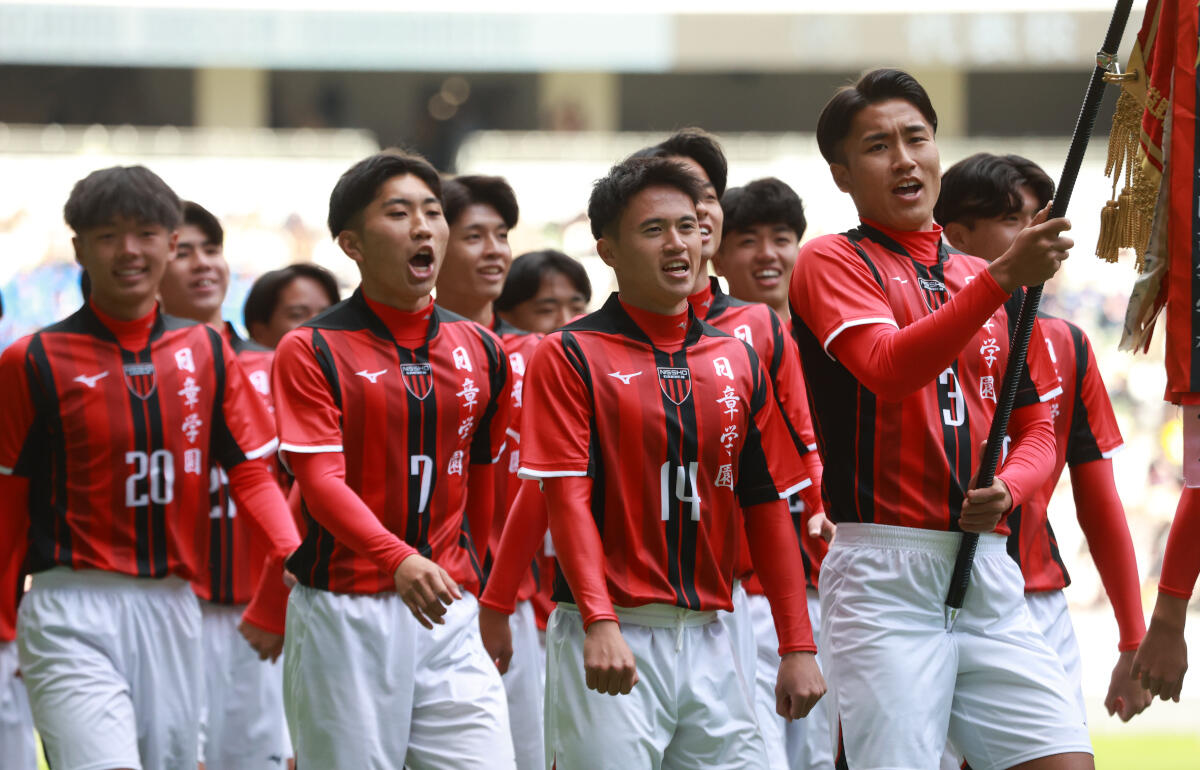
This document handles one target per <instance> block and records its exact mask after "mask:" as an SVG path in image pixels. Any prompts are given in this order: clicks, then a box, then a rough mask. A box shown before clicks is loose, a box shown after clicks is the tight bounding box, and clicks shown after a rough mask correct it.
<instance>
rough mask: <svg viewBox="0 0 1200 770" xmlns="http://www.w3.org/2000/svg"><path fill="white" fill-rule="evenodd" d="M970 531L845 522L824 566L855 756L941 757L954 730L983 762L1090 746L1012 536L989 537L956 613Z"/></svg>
mask: <svg viewBox="0 0 1200 770" xmlns="http://www.w3.org/2000/svg"><path fill="white" fill-rule="evenodd" d="M960 540H961V536H960V535H958V534H957V533H952V532H939V531H933V530H921V529H912V528H907V527H891V526H883V525H877V524H850V523H847V524H840V525H839V526H838V532H837V536H836V537H835V538H834V541H833V545H832V546H831V547H830V550H829V554H828V556H826V558H825V561H824V563H823V565H822V567H821V614H822V623H821V647H822V651H823V658H824V663H825V672H826V677H827V679H828V682H829V684H830V692H829V695H828V696H826V697H831V699H832V702H833V708H834V709H835V713H837V715H838V717H839V721H840V727H841V732H842V738H843V745H844V747H845V752H846V759H847V764H848V765H849V766H850V767H853V768H855V770H872V769H873V768H931V767H937V766H938V763H939V760H940V758H941V756H942V753H943V750H944V748H945V745H946V739H947V737H949V739H950V740H951V741H952V742H953V743H954V745H955V746H957V747H958V748H959V749H960V750H961V751H962V752H963V754H965V755H966V758H967V759H968V761H970V763H971V766H972V767H973V768H975V770H993V769H998V768H1008V767H1012V766H1013V765H1017V764H1020V763H1022V762H1027V761H1029V760H1032V759H1037V758H1039V757H1044V756H1050V755H1053V754H1060V753H1065V752H1086V753H1091V751H1092V749H1091V743H1090V741H1089V739H1088V733H1087V727H1086V725H1084V724H1083V721H1082V719H1080V717H1079V714H1078V709H1077V707H1076V706H1075V703H1074V699H1073V698H1072V697H1071V695H1070V693H1069V691H1068V687H1067V683H1066V674H1065V673H1064V671H1063V667H1062V664H1061V663H1060V662H1059V660H1058V656H1057V655H1056V654H1055V653H1054V651H1053V650H1051V649H1050V648H1049V647H1048V646H1047V645H1046V642H1045V640H1044V639H1043V638H1042V635H1041V633H1039V632H1038V630H1037V629H1036V628H1035V627H1034V624H1033V619H1032V618H1031V617H1030V614H1029V609H1028V607H1027V606H1026V604H1025V598H1024V580H1023V579H1022V577H1021V571H1020V569H1019V568H1018V567H1017V565H1016V563H1015V562H1014V561H1013V560H1012V559H1011V558H1010V557H1009V556H1008V552H1007V550H1006V546H1005V540H1006V539H1005V537H1003V536H1001V535H994V534H986V535H982V536H981V537H980V538H979V548H978V551H977V553H976V557H975V565H974V569H973V571H972V573H971V586H970V589H969V590H968V591H967V596H966V601H965V603H964V606H963V609H962V610H961V611H960V612H959V613H957V617H956V618H955V619H953V620H952V619H951V616H950V613H949V611H948V610H947V609H946V607H945V604H944V602H945V597H946V589H947V586H948V585H949V582H950V575H951V573H952V572H953V567H954V559H955V555H956V553H957V551H958V544H959V541H960ZM836 729H837V727H836V725H835V726H834V727H833V729H832V730H831V738H832V739H833V740H836Z"/></svg>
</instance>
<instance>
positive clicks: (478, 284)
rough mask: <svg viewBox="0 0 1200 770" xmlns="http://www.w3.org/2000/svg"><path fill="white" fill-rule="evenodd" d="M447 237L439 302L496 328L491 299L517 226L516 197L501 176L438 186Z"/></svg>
mask: <svg viewBox="0 0 1200 770" xmlns="http://www.w3.org/2000/svg"><path fill="white" fill-rule="evenodd" d="M442 187H443V196H442V197H443V201H444V203H445V207H446V222H447V223H449V225H450V240H449V241H448V242H447V245H446V265H445V268H446V269H445V270H443V271H442V272H441V274H440V275H441V280H439V281H438V284H437V303H438V304H439V305H441V306H442V307H444V308H446V309H447V310H451V311H453V312H455V313H458V314H459V315H461V316H464V317H466V318H469V319H471V320H472V321H474V322H476V323H478V324H482V325H483V326H486V327H488V328H490V329H492V330H495V329H496V316H495V314H494V313H493V311H492V302H494V301H495V299H496V298H497V297H499V296H500V292H501V291H503V290H504V279H505V278H506V277H507V276H508V268H509V265H511V264H512V249H511V248H510V247H509V245H508V231H509V230H511V229H513V228H514V227H516V226H517V217H518V216H519V215H520V210H519V208H518V207H517V196H516V194H515V193H513V189H512V187H510V186H509V184H508V182H506V181H505V180H504V179H503V178H502V177H498V176H459V177H454V178H453V179H447V180H446V181H445V182H443V184H442Z"/></svg>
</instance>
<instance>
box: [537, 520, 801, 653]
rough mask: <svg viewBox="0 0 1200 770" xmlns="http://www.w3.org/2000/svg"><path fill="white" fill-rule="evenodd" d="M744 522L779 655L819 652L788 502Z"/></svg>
mask: <svg viewBox="0 0 1200 770" xmlns="http://www.w3.org/2000/svg"><path fill="white" fill-rule="evenodd" d="M744 520H745V526H746V540H747V542H748V543H749V544H750V558H751V561H753V563H754V571H755V574H756V575H758V579H759V582H760V583H761V584H762V589H763V593H764V594H766V596H767V601H769V602H770V603H771V615H772V616H774V618H775V632H776V634H777V635H778V637H779V654H780V655H786V654H787V653H789V652H816V651H817V645H816V644H815V643H814V642H813V635H812V624H811V621H810V620H809V617H808V598H807V587H806V583H805V580H804V566H803V565H804V560H803V559H802V558H800V542H799V541H798V540H797V539H796V530H795V528H794V527H793V526H792V514H791V512H790V511H789V510H788V507H787V502H785V501H783V500H775V501H773V502H769V503H763V504H761V505H756V506H754V507H752V508H747V509H746V511H745V517H744ZM557 542H558V539H557V538H555V543H557Z"/></svg>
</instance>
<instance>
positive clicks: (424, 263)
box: [408, 246, 433, 270]
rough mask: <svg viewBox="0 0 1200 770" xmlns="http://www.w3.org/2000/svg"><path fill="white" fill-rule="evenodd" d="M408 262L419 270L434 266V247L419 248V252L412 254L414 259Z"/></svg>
mask: <svg viewBox="0 0 1200 770" xmlns="http://www.w3.org/2000/svg"><path fill="white" fill-rule="evenodd" d="M408 264H409V265H410V266H412V267H414V268H416V269H418V270H424V269H427V268H430V267H433V249H432V248H431V247H429V246H422V247H421V248H419V249H417V253H416V254H413V255H412V259H410V260H409V261H408Z"/></svg>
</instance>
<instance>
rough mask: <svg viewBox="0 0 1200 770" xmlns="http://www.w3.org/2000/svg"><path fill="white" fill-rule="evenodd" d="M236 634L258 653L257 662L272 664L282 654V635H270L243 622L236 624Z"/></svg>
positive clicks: (268, 632)
mask: <svg viewBox="0 0 1200 770" xmlns="http://www.w3.org/2000/svg"><path fill="white" fill-rule="evenodd" d="M238 632H239V633H240V634H241V635H242V637H243V638H244V639H245V640H246V641H247V642H249V643H250V646H251V647H253V648H254V651H255V652H257V653H258V658H259V660H270V661H271V662H272V663H274V662H275V661H276V660H278V659H279V656H280V655H282V654H283V634H275V633H271V632H270V631H266V630H264V629H261V628H259V627H258V626H256V625H254V624H253V623H247V622H246V621H244V620H243V621H242V622H241V623H238Z"/></svg>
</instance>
